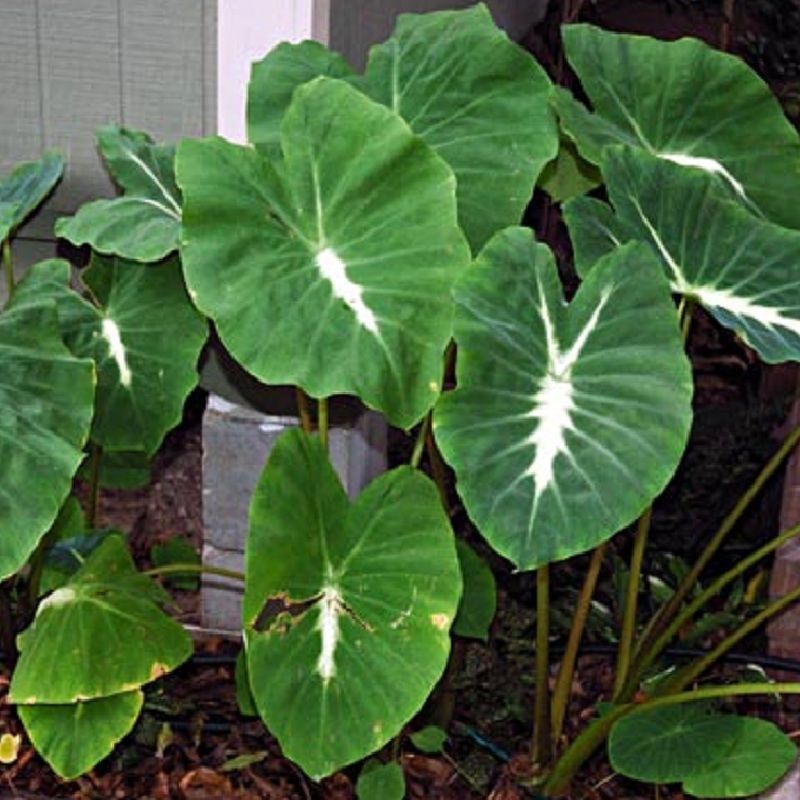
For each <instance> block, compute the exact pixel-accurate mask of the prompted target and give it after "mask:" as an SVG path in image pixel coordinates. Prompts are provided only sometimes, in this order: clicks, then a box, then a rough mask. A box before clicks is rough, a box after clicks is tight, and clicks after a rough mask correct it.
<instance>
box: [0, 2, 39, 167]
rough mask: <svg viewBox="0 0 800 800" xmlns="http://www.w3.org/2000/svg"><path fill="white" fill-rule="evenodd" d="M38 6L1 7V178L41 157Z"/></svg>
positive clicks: (9, 5)
mask: <svg viewBox="0 0 800 800" xmlns="http://www.w3.org/2000/svg"><path fill="white" fill-rule="evenodd" d="M37 53H38V50H37V47H36V3H35V2H33V0H3V2H2V8H0V87H1V88H0V175H1V174H3V173H5V172H7V171H8V170H9V169H10V168H11V167H12V166H13V165H14V164H16V163H17V162H19V161H30V160H31V159H34V158H37V157H38V156H39V153H40V151H41V146H42V130H41V126H42V118H41V102H40V97H39V62H38V56H37Z"/></svg>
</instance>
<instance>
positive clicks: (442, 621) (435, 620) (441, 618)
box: [431, 614, 450, 631]
mask: <svg viewBox="0 0 800 800" xmlns="http://www.w3.org/2000/svg"><path fill="white" fill-rule="evenodd" d="M449 624H450V617H448V616H447V614H431V625H433V627H434V628H438V629H439V630H440V631H445V630H447V626H448V625H449Z"/></svg>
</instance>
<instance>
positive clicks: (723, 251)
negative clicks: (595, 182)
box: [603, 148, 800, 363]
mask: <svg viewBox="0 0 800 800" xmlns="http://www.w3.org/2000/svg"><path fill="white" fill-rule="evenodd" d="M603 173H604V175H605V177H606V181H607V184H608V191H609V195H610V197H611V200H612V202H613V204H614V207H615V209H616V213H617V218H618V219H619V220H620V222H621V223H622V224H621V225H619V224H618V225H615V226H614V227H615V230H616V233H617V235H618V236H621V235H624V232H625V231H626V230H627V231H629V232H630V233H629V235H630V236H631V237H635V238H639V239H642V240H644V241H647V242H650V243H651V245H652V247H653V249H654V250H655V252H656V253H658V255H659V256H660V257H661V261H662V263H663V265H664V271H665V272H666V274H667V277H668V278H669V280H670V284H671V287H672V290H673V291H674V292H677V293H680V294H683V295H686V296H687V297H690V298H692V299H693V300H695V301H696V302H698V303H700V304H701V305H702V306H704V307H705V308H706V309H707V310H708V311H709V312H710V313H711V314H712V315H713V316H714V317H716V319H717V320H718V321H719V322H720V323H721V324H722V325H724V326H726V327H728V328H731V329H733V330H734V331H736V333H738V334H739V335H740V336H741V337H742V338H743V339H744V340H745V341H746V342H747V343H748V344H749V345H751V346H752V347H754V348H755V349H756V350H757V351H758V353H759V355H760V356H761V357H762V358H763V359H764V360H765V361H768V362H771V363H774V362H780V361H788V360H796V359H798V358H800V281H798V274H799V273H798V265H800V232H798V231H794V230H790V229H788V228H783V227H780V226H778V225H775V224H772V223H770V222H766V221H764V220H761V219H758V218H756V217H754V216H753V215H752V214H749V213H748V212H747V211H746V210H745V209H743V208H742V207H741V206H740V205H738V204H737V203H733V202H731V201H729V200H727V199H726V198H725V196H724V195H723V193H722V192H720V191H719V190H718V188H717V187H716V186H715V184H714V182H713V181H711V180H710V179H709V178H708V177H707V176H705V175H703V173H701V172H697V171H693V170H691V171H687V170H683V169H681V168H680V167H678V166H675V165H674V164H670V163H669V162H665V161H662V160H660V159H657V158H654V157H653V156H650V155H648V154H646V153H643V152H641V151H638V150H633V149H628V148H624V149H623V148H613V149H610V150H608V151H607V152H606V155H605V156H604V159H603Z"/></svg>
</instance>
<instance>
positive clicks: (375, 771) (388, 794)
mask: <svg viewBox="0 0 800 800" xmlns="http://www.w3.org/2000/svg"><path fill="white" fill-rule="evenodd" d="M405 795H406V782H405V778H404V777H403V770H402V769H401V767H400V765H399V764H398V763H397V762H396V761H390V762H389V763H388V764H384V763H382V762H381V761H378V759H376V758H371V759H370V760H369V761H367V762H366V764H364V766H363V767H362V768H361V772H360V774H359V776H358V782H357V783H356V796H357V797H358V800H403V798H404V797H405Z"/></svg>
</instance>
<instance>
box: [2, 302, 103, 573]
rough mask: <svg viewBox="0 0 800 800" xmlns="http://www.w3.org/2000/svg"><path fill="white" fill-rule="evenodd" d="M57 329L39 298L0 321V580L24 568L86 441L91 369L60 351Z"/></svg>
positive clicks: (50, 307)
mask: <svg viewBox="0 0 800 800" xmlns="http://www.w3.org/2000/svg"><path fill="white" fill-rule="evenodd" d="M58 323H59V320H58V315H57V312H56V306H55V304H54V303H53V301H52V300H49V299H46V298H45V299H43V300H42V302H41V303H39V304H38V305H35V304H20V305H19V306H15V305H14V304H13V303H12V304H11V306H9V308H7V309H6V310H5V311H4V312H3V313H2V314H0V362H1V363H2V369H0V408H2V409H3V413H2V414H0V462H2V463H3V465H4V466H3V480H2V481H0V578H4V577H6V576H8V575H11V574H12V573H14V572H16V571H17V570H18V569H19V568H20V567H21V566H22V565H23V564H24V563H25V560H26V559H27V558H28V556H29V555H30V554H31V553H32V552H33V550H34V548H35V547H36V544H37V542H38V541H39V539H40V538H41V536H42V535H43V534H44V533H45V532H46V531H47V529H48V527H49V526H50V524H51V523H52V522H53V520H54V519H55V517H56V515H57V514H58V510H59V508H60V507H61V504H62V502H63V501H64V498H65V497H66V495H67V494H68V492H69V490H70V486H71V482H72V476H73V475H74V474H75V471H76V470H77V469H78V465H79V464H80V462H81V460H82V459H83V445H84V443H85V442H86V438H87V435H88V433H89V425H90V422H91V418H92V408H93V398H94V371H93V369H92V363H91V361H89V360H85V359H77V358H75V357H74V356H73V355H72V354H71V353H70V352H69V351H68V350H67V348H66V347H65V346H64V344H63V342H62V339H61V333H60V330H59V324H58Z"/></svg>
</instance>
